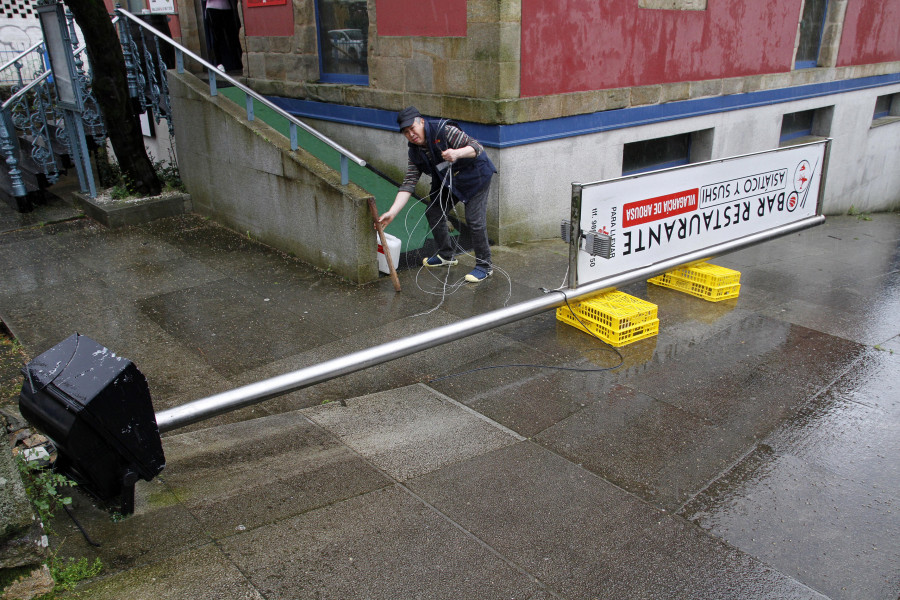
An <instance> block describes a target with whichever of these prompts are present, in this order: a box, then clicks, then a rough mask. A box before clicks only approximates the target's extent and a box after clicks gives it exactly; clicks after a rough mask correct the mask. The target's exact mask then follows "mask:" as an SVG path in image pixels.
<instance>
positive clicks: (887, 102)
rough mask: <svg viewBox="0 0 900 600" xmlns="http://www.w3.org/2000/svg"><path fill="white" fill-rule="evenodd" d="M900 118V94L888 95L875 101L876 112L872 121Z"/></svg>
mask: <svg viewBox="0 0 900 600" xmlns="http://www.w3.org/2000/svg"><path fill="white" fill-rule="evenodd" d="M897 116H900V94H886V95H884V96H878V98H877V99H876V100H875V112H874V113H873V114H872V120H873V121H877V120H879V119H886V118H888V117H897Z"/></svg>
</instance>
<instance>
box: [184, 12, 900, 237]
mask: <svg viewBox="0 0 900 600" xmlns="http://www.w3.org/2000/svg"><path fill="white" fill-rule="evenodd" d="M181 2H182V5H181V6H178V7H176V12H177V14H178V21H177V31H175V30H173V33H175V35H176V36H179V37H180V38H181V41H182V42H183V43H184V44H185V45H187V46H188V47H190V48H192V49H195V50H196V51H197V52H199V53H201V54H204V53H205V52H207V47H208V45H207V44H206V38H205V36H206V35H207V34H208V33H209V27H208V24H205V23H204V20H203V19H204V11H203V5H202V4H201V2H202V0H181ZM189 2H194V3H195V4H188V3H189ZM240 10H241V18H242V29H241V33H240V41H241V45H242V49H243V58H244V60H243V76H244V77H245V78H246V81H247V83H248V84H249V85H250V87H252V88H253V89H255V90H256V91H258V92H261V93H264V94H266V95H269V96H271V97H273V98H275V99H276V100H277V102H278V103H279V104H280V105H281V106H283V107H284V108H286V109H287V110H289V111H290V112H293V113H295V114H297V115H298V116H300V117H302V118H303V119H305V120H308V121H310V122H311V124H313V125H314V126H316V127H317V128H320V129H321V130H323V131H324V132H325V133H326V134H328V135H329V136H331V137H333V138H334V139H336V140H337V141H338V142H340V143H341V144H343V145H345V146H346V147H347V148H348V149H350V150H351V151H353V152H355V153H357V154H358V155H359V156H361V157H362V158H364V159H366V160H368V161H369V162H371V163H372V164H373V165H375V166H377V167H378V168H379V169H381V170H382V171H385V172H387V173H389V174H393V175H396V176H398V177H399V176H400V174H401V173H402V172H403V170H404V167H405V143H404V142H403V139H402V138H401V137H400V136H399V135H397V133H396V122H395V114H396V111H398V110H399V109H400V108H402V107H404V106H406V105H410V104H412V105H415V106H417V107H418V108H419V109H420V110H421V111H422V112H423V113H424V114H426V115H431V116H440V117H446V118H451V119H455V120H457V121H459V122H460V123H461V124H462V125H463V128H464V129H466V130H467V131H469V133H471V134H472V135H474V136H475V137H477V138H478V139H479V140H480V141H481V142H482V143H483V144H484V145H485V147H487V148H488V152H489V153H490V155H491V158H492V159H493V162H494V163H495V164H496V165H497V167H498V169H499V173H498V175H497V176H496V177H495V179H494V182H495V183H494V186H493V189H492V195H493V198H492V202H491V207H490V210H489V229H490V234H491V238H492V239H493V240H495V241H497V242H499V243H509V242H513V241H516V240H528V239H537V238H546V237H552V236H555V235H556V234H557V233H558V227H559V221H560V220H561V219H563V218H566V217H567V216H568V214H569V207H570V203H571V184H572V182H591V181H598V180H602V179H610V178H615V177H619V176H621V175H623V174H631V173H638V172H641V171H646V170H652V169H656V168H664V167H667V166H674V165H680V164H685V163H691V162H700V161H704V160H711V159H718V158H725V157H729V156H737V155H741V154H747V153H751V152H756V151H762V150H769V149H773V148H777V147H779V146H781V145H786V144H795V143H800V142H803V141H806V140H814V139H821V138H825V137H830V138H832V139H833V143H832V150H831V161H830V168H829V172H828V173H827V180H826V190H825V197H824V211H825V212H826V214H837V213H843V212H846V211H848V210H850V209H851V208H852V209H854V210H857V211H860V212H866V211H882V210H892V209H896V208H898V207H900V169H897V168H896V167H895V166H892V165H896V164H898V162H900V33H898V32H900V0H769V1H767V2H760V1H759V0H599V1H598V0H566V1H565V2H560V1H554V2H550V1H547V0H440V1H438V0H243V3H242V5H241V7H240Z"/></svg>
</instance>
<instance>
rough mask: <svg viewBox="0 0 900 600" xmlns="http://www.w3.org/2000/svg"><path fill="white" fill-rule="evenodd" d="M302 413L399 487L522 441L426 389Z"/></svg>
mask: <svg viewBox="0 0 900 600" xmlns="http://www.w3.org/2000/svg"><path fill="white" fill-rule="evenodd" d="M303 412H304V414H305V415H306V416H308V417H309V418H310V419H312V420H313V421H314V422H315V423H316V424H318V425H319V426H320V427H322V428H324V429H326V430H328V431H330V432H332V433H333V434H334V435H336V436H337V437H338V438H339V439H340V440H341V442H343V443H344V444H346V445H347V446H349V447H350V448H352V449H353V450H355V451H356V452H358V453H359V454H360V455H361V456H364V457H366V459H367V460H369V461H371V462H372V464H374V465H375V466H377V467H378V468H379V469H381V470H382V471H384V472H385V473H388V474H389V475H390V476H391V477H393V478H394V479H396V480H397V481H405V480H407V479H410V478H412V477H417V476H420V475H423V474H424V473H429V472H431V471H434V470H437V469H439V468H441V467H443V466H444V465H448V464H451V463H454V462H457V461H461V460H465V459H467V458H471V457H473V456H477V455H478V454H483V453H485V452H489V451H491V450H494V449H496V448H500V447H502V446H505V445H509V444H513V443H515V442H516V441H517V440H520V439H522V438H521V437H519V436H517V435H515V434H514V433H513V432H512V431H509V430H506V429H505V428H503V427H501V426H499V425H498V424H496V423H493V422H491V421H489V420H488V419H486V418H484V417H482V416H481V415H479V414H478V413H475V412H473V411H471V410H469V409H468V408H466V407H465V406H463V405H461V404H459V403H458V402H456V401H454V400H452V399H450V398H448V397H446V396H444V395H442V394H438V393H437V392H435V391H433V390H431V389H429V388H428V387H427V386H425V385H414V386H408V387H405V388H398V389H394V390H390V391H387V392H380V393H378V394H371V395H368V396H361V397H359V398H353V399H351V400H348V401H347V402H346V406H343V405H342V404H340V403H334V402H333V403H330V404H328V405H325V406H319V407H315V408H308V409H305V410H304V411H303Z"/></svg>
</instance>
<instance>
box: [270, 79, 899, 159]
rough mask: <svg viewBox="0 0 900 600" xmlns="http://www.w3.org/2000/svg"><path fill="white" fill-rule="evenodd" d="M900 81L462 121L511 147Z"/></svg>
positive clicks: (349, 112) (299, 108)
mask: <svg viewBox="0 0 900 600" xmlns="http://www.w3.org/2000/svg"><path fill="white" fill-rule="evenodd" d="M897 83H900V73H892V74H890V75H877V76H874V77H861V78H859V79H845V80H841V81H831V82H827V83H814V84H809V85H801V86H796V87H789V88H780V89H776V90H763V91H759V92H749V93H746V94H733V95H730V96H715V97H712V98H699V99H696V100H683V101H680V102H669V103H667V104H654V105H650V106H638V107H634V108H622V109H618V110H608V111H603V112H596V113H590V114H586V115H575V116H571V117H561V118H558V119H547V120H544V121H533V122H528V123H516V124H514V125H484V124H483V123H468V122H461V124H462V125H463V128H464V129H465V130H466V133H468V134H470V135H471V136H473V137H474V138H476V139H477V140H478V141H479V142H481V143H482V144H483V145H485V146H488V147H490V148H512V147H515V146H523V145H526V144H534V143H537V142H546V141H550V140H556V139H562V138H568V137H574V136H578V135H586V134H590V133H601V132H604V131H612V130H615V129H626V128H628V127H637V126H639V125H650V124H653V123H662V122H666V121H676V120H679V119H687V118H690V117H699V116H704V115H710V114H715V113H721V112H730V111H734V110H744V109H748V108H758V107H760V106H771V105H774V104H782V103H785V102H794V101H797V100H806V99H809V98H819V97H823V96H831V95H834V94H842V93H846V92H855V91H859V90H865V89H871V88H877V87H883V86H887V85H894V84H897ZM269 99H270V100H271V101H272V102H274V103H275V104H277V105H278V106H280V107H281V108H283V109H284V110H286V111H287V112H289V113H291V114H293V115H296V116H298V117H300V118H307V119H322V120H325V121H332V122H335V123H346V124H348V125H357V126H362V127H371V128H374V129H383V130H387V131H396V132H398V135H399V130H398V129H397V113H396V112H393V111H387V110H381V109H374V108H358V107H355V106H345V105H340V104H328V103H325V102H313V101H310V100H297V99H293V98H278V97H270V98H269Z"/></svg>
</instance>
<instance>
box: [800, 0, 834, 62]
mask: <svg viewBox="0 0 900 600" xmlns="http://www.w3.org/2000/svg"><path fill="white" fill-rule="evenodd" d="M827 8H828V0H806V1H805V2H804V3H803V18H802V19H801V20H800V40H799V44H798V46H797V58H796V60H795V61H794V67H796V68H797V69H810V68H812V67H815V66H817V65H818V64H819V47H820V46H821V44H822V30H823V29H824V28H825V14H826V12H827Z"/></svg>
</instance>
